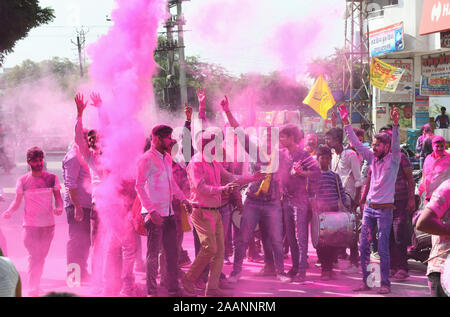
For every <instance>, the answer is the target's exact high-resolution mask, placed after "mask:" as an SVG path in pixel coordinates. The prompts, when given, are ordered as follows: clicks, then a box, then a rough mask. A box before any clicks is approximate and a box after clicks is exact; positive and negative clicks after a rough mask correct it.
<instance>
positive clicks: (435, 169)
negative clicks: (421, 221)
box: [419, 135, 450, 202]
mask: <svg viewBox="0 0 450 317" xmlns="http://www.w3.org/2000/svg"><path fill="white" fill-rule="evenodd" d="M422 173H423V174H422V182H421V183H420V186H419V197H421V196H422V194H423V193H425V202H428V201H430V198H431V195H432V194H433V191H434V190H435V189H436V188H437V187H438V186H439V185H440V184H441V183H442V182H444V181H445V180H447V179H449V178H450V154H448V153H447V152H445V139H444V138H443V137H442V136H439V135H436V136H434V138H433V153H431V154H430V155H428V156H427V158H426V159H425V163H424V164H423V172H422Z"/></svg>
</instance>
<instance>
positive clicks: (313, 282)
mask: <svg viewBox="0 0 450 317" xmlns="http://www.w3.org/2000/svg"><path fill="white" fill-rule="evenodd" d="M62 158H63V155H62V154H59V155H49V156H48V157H47V158H46V159H47V168H48V170H49V171H51V172H53V173H56V174H57V175H58V177H59V178H60V181H61V182H62V177H61V160H62ZM25 172H26V164H25V162H17V167H16V168H15V169H14V170H13V171H12V173H11V175H5V174H4V173H2V172H0V187H2V188H3V189H4V192H5V198H6V200H7V201H6V202H4V203H0V211H3V210H5V209H6V208H7V206H8V205H9V203H10V202H11V200H12V199H13V196H14V186H15V181H16V179H17V177H18V176H19V175H22V174H24V173H25ZM22 217H23V204H22V207H21V209H20V210H19V211H17V213H16V214H14V215H13V217H12V219H10V220H8V221H7V220H4V219H0V227H1V230H2V231H3V233H4V235H5V236H6V239H7V245H8V256H9V257H10V258H11V259H12V260H13V261H14V263H15V264H16V266H17V268H18V270H19V272H20V274H21V276H22V278H23V279H24V280H25V285H24V295H25V296H26V294H27V285H26V269H27V252H26V250H25V248H24V246H23V240H22V228H21V222H22ZM55 220H56V228H55V237H54V240H53V242H52V246H51V248H50V252H49V255H48V258H47V261H46V264H45V267H44V273H43V279H42V283H41V286H42V288H43V292H44V293H45V292H49V291H70V292H74V293H77V294H79V295H83V296H89V295H90V294H91V293H90V292H91V289H90V287H89V285H87V286H85V287H82V288H69V287H68V286H67V284H66V281H65V276H66V258H65V254H66V242H67V237H68V227H67V222H66V216H65V214H64V213H63V215H62V216H60V217H56V218H55ZM143 242H144V244H143V245H144V246H145V241H144V240H143ZM193 245H194V243H193V238H192V234H191V233H190V232H188V233H186V234H185V239H184V243H183V246H184V248H185V249H186V250H188V252H189V255H190V258H191V259H193V258H194V246H193ZM144 252H145V251H144ZM308 257H309V260H308V261H309V265H310V268H309V269H308V271H307V280H306V282H304V283H301V284H300V283H298V282H293V283H288V284H286V283H281V282H279V281H277V280H276V279H275V278H272V277H257V276H255V273H256V272H258V271H259V270H260V269H261V268H262V267H263V263H252V262H246V261H244V266H243V276H242V279H241V281H239V283H238V284H237V287H236V288H235V290H234V296H239V297H354V296H358V297H427V296H429V291H428V286H427V279H426V276H425V272H426V266H425V265H423V264H422V263H419V262H416V261H412V260H410V262H409V268H410V277H409V278H408V279H407V280H406V281H403V282H396V281H392V292H391V293H390V294H388V295H379V294H377V293H376V291H369V292H365V293H354V292H352V288H354V287H355V286H357V285H358V283H360V281H361V275H360V273H357V274H352V275H348V276H346V275H344V274H342V273H341V269H342V268H344V267H346V266H347V265H348V261H346V260H340V261H339V268H337V269H336V272H337V274H336V275H337V279H336V280H332V281H327V282H324V281H321V280H320V268H318V267H316V266H315V263H316V262H317V256H316V252H315V249H314V248H313V247H312V245H311V243H310V245H309V252H308ZM231 260H232V259H231ZM290 266H291V262H290V259H289V258H287V259H285V268H286V271H287V270H289V269H290ZM183 269H184V270H186V269H187V268H183ZM231 269H232V265H224V269H223V271H224V273H226V274H227V275H228V274H229V273H230V272H231ZM136 281H137V283H138V284H141V285H142V286H143V287H144V285H145V280H144V274H143V273H136ZM164 294H165V293H164V290H161V295H164Z"/></svg>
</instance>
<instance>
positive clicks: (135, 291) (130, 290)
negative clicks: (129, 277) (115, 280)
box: [120, 285, 145, 297]
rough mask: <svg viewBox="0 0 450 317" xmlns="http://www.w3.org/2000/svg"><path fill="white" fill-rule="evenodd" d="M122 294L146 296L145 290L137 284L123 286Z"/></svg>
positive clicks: (125, 295)
mask: <svg viewBox="0 0 450 317" xmlns="http://www.w3.org/2000/svg"><path fill="white" fill-rule="evenodd" d="M120 296H123V297H144V296H145V291H144V290H142V289H141V288H139V287H138V286H137V285H134V286H130V287H126V288H123V289H122V290H121V291H120Z"/></svg>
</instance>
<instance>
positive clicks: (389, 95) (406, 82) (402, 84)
mask: <svg viewBox="0 0 450 317" xmlns="http://www.w3.org/2000/svg"><path fill="white" fill-rule="evenodd" d="M382 61H383V62H385V63H387V64H389V65H392V66H395V67H397V68H401V69H403V70H404V72H403V75H402V77H401V78H400V81H399V83H398V85H397V89H396V90H395V92H387V91H383V90H381V91H380V102H387V103H389V102H413V100H414V75H413V68H414V64H413V60H412V59H382Z"/></svg>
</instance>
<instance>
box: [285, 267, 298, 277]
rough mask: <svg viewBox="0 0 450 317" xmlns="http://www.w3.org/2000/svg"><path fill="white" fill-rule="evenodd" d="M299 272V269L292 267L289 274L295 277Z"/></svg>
mask: <svg viewBox="0 0 450 317" xmlns="http://www.w3.org/2000/svg"><path fill="white" fill-rule="evenodd" d="M297 273H298V270H297V269H294V268H292V269H290V270H289V271H288V272H287V275H288V276H289V277H290V278H294V277H295V276H296V275H297Z"/></svg>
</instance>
